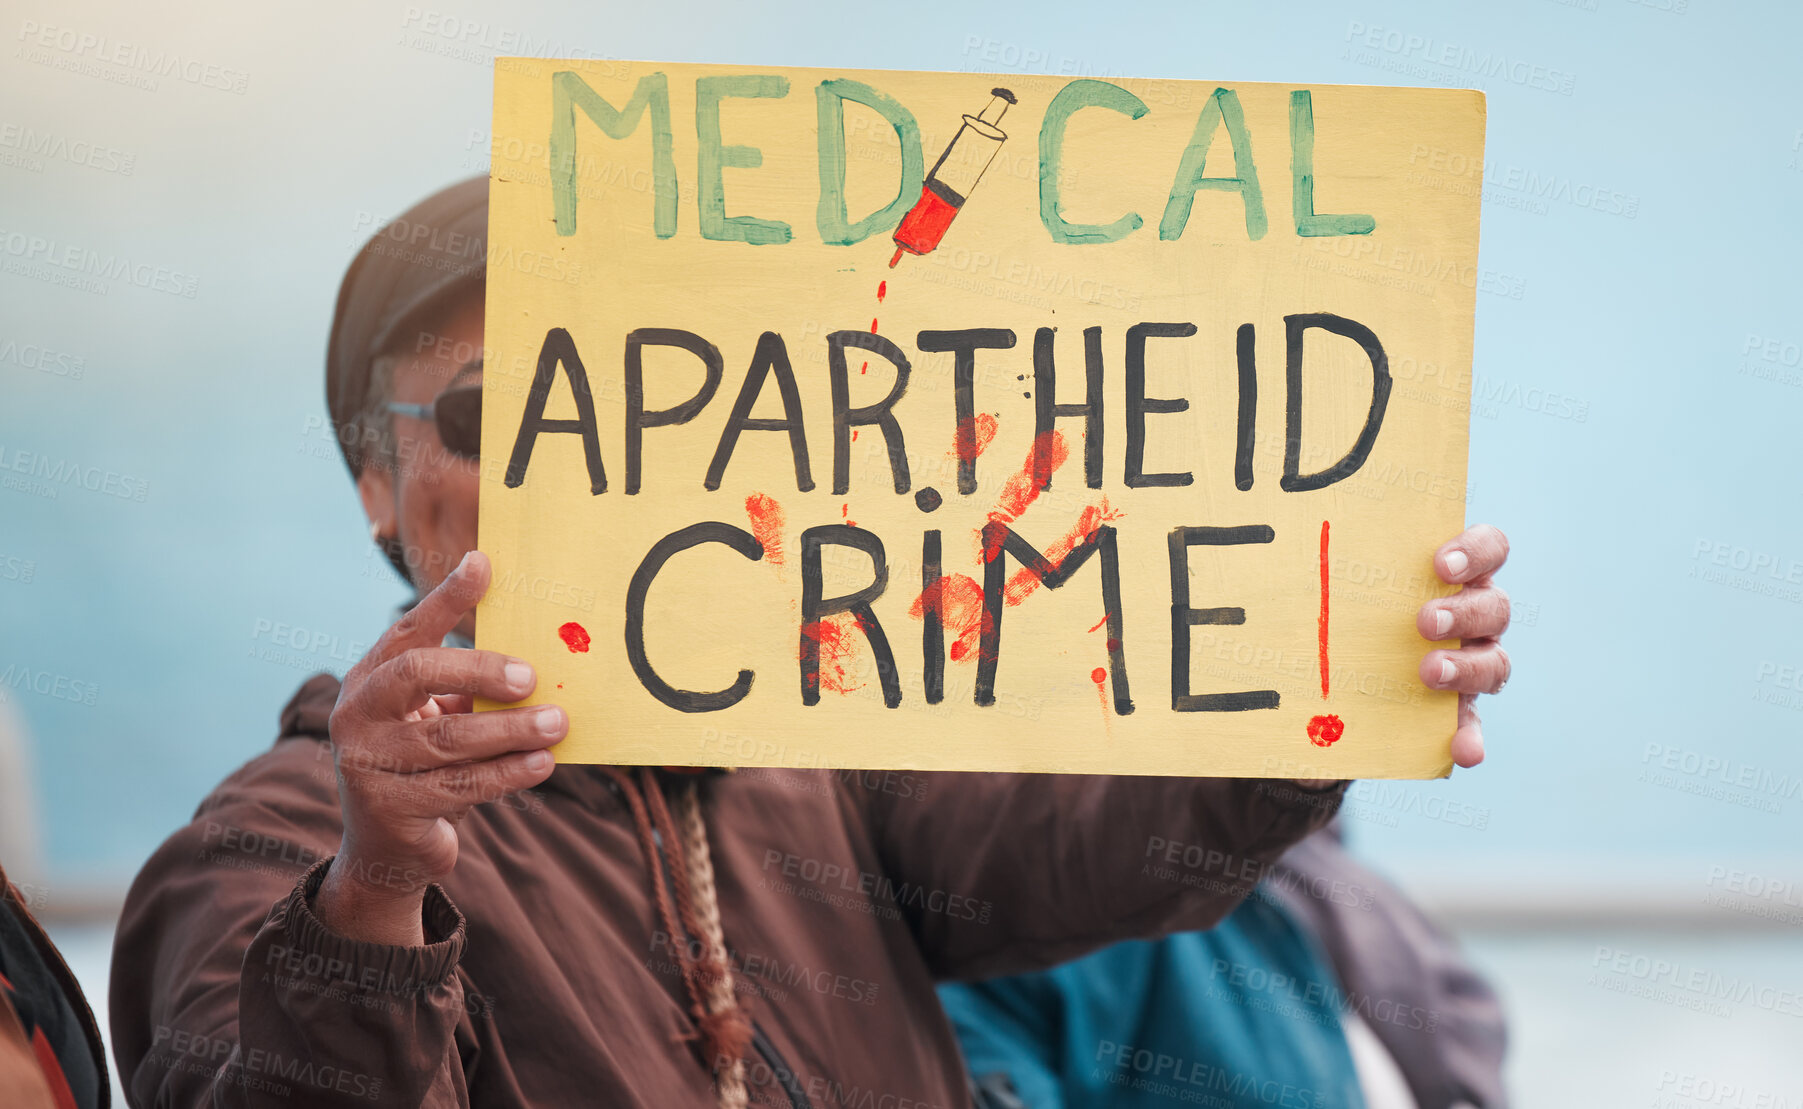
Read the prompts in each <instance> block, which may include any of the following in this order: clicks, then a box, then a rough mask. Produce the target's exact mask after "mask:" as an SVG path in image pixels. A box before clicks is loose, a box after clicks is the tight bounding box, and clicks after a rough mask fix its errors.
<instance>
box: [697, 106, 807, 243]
mask: <svg viewBox="0 0 1803 1109" xmlns="http://www.w3.org/2000/svg"><path fill="white" fill-rule="evenodd" d="M787 95H789V79H788V78H787V77H779V76H776V75H775V74H746V75H736V76H715V77H697V78H696V79H695V132H696V134H697V135H699V136H700V138H701V153H700V155H699V156H698V157H697V170H698V172H699V175H700V186H699V188H700V192H699V198H698V203H699V205H700V207H701V237H702V238H704V239H729V240H735V241H737V242H742V243H751V244H752V245H754V246H764V245H767V244H769V243H786V242H788V241H789V225H788V224H786V223H783V222H782V221H781V220H773V219H758V218H756V217H755V216H732V217H731V218H728V217H727V215H726V186H725V184H724V183H723V182H722V181H721V178H720V171H721V170H722V169H724V168H726V167H727V166H738V167H742V168H744V169H756V168H757V167H759V166H761V165H763V164H764V153H763V151H761V150H759V149H758V148H757V147H755V146H723V145H721V143H720V101H721V100H724V99H725V98H726V97H729V96H743V97H773V98H774V97H782V96H787Z"/></svg>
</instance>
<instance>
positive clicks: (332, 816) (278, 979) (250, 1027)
mask: <svg viewBox="0 0 1803 1109" xmlns="http://www.w3.org/2000/svg"><path fill="white" fill-rule="evenodd" d="M339 835H340V825H339V815H338V802H337V793H336V785H335V781H334V779H333V775H332V760H331V755H330V753H329V749H328V748H327V747H326V746H325V745H324V744H323V743H320V742H318V741H316V740H312V739H305V738H301V739H293V740H286V741H283V742H281V743H279V744H277V746H276V749H275V750H274V751H272V752H270V753H269V754H267V755H265V756H263V757H262V758H260V759H258V760H256V761H255V762H253V763H251V764H250V765H249V766H247V767H246V768H245V769H243V770H241V771H239V773H238V774H236V775H234V776H233V777H232V778H231V779H230V780H228V781H227V782H226V783H225V784H224V785H223V786H222V787H221V788H220V789H219V790H218V791H217V792H216V793H215V794H214V795H213V796H212V797H211V798H209V799H208V801H207V802H206V803H205V804H204V805H203V806H202V807H201V810H200V812H199V813H197V814H196V816H195V818H194V820H193V822H192V823H190V824H189V825H188V826H187V827H185V828H183V829H181V830H180V831H179V832H177V833H176V834H175V835H174V836H172V837H171V838H170V839H169V841H168V842H166V843H165V844H163V846H162V847H161V848H160V849H159V850H158V851H157V853H156V854H155V855H154V856H152V858H151V860H150V862H149V863H148V864H147V865H146V866H145V868H144V870H143V872H142V873H140V874H139V876H138V879H137V881H136V882H134V883H133V885H132V889H131V892H130V893H129V894H128V895H127V898H126V904H125V909H124V912H123V915H122V917H121V920H120V926H119V932H118V935H117V938H116V939H115V941H114V948H113V973H112V988H111V995H110V1005H109V1008H110V1018H111V1024H112V1030H113V1044H114V1053H115V1055H116V1057H117V1061H118V1064H119V1077H120V1081H121V1083H122V1084H123V1085H124V1087H125V1089H126V1092H127V1098H128V1100H129V1101H130V1103H131V1104H132V1105H134V1106H149V1105H157V1106H181V1107H190V1106H192V1107H199V1106H214V1107H220V1109H224V1107H234V1109H240V1107H241V1109H249V1107H253V1106H284V1107H292V1106H294V1105H309V1106H315V1105H317V1106H336V1105H344V1106H352V1105H357V1106H363V1107H366V1109H367V1106H369V1105H371V1104H380V1105H395V1106H430V1107H433V1109H449V1107H464V1106H467V1105H468V1097H467V1094H466V1092H465V1088H464V1074H463V1069H462V1066H461V1063H460V1055H459V1051H458V1047H457V1032H458V1028H459V1024H460V1021H461V1020H463V1019H464V1014H465V1010H464V1004H463V999H464V992H463V991H464V984H463V982H462V980H461V978H460V975H459V972H458V970H457V967H458V961H459V958H460V956H461V954H462V951H463V945H464V941H465V937H464V925H463V918H462V917H461V916H460V915H459V914H458V912H457V910H456V909H455V908H454V907H453V906H452V905H451V903H450V901H449V900H448V899H447V898H446V897H445V895H444V892H443V891H442V890H441V889H439V888H438V887H437V886H433V887H431V888H430V889H429V891H428V893H427V895H426V901H425V919H424V921H423V924H424V926H425V933H426V938H427V940H428V942H427V944H426V945H424V946H422V947H389V946H384V945H380V944H370V943H361V942H357V941H354V940H349V939H346V938H344V937H342V936H339V935H336V934H334V933H333V932H331V931H330V930H328V929H327V928H326V927H325V926H324V925H323V924H322V923H320V921H319V919H318V918H317V917H315V916H314V915H313V911H312V904H311V902H312V896H313V894H314V892H315V891H316V890H317V889H318V886H319V881H320V879H321V878H323V877H324V875H325V871H326V868H327V867H328V866H329V865H330V863H331V860H330V858H329V857H328V856H327V852H329V851H331V850H333V849H335V848H336V847H337V845H338V840H339ZM272 905H273V907H272Z"/></svg>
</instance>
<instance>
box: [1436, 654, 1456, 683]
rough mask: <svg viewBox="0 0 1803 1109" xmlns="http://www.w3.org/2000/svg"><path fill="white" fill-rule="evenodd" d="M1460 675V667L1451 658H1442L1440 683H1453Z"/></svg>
mask: <svg viewBox="0 0 1803 1109" xmlns="http://www.w3.org/2000/svg"><path fill="white" fill-rule="evenodd" d="M1458 676H1459V668H1458V667H1456V666H1454V665H1453V664H1452V660H1451V659H1444V658H1443V659H1441V660H1440V684H1441V685H1451V684H1452V680H1453V679H1454V678H1456V677H1458Z"/></svg>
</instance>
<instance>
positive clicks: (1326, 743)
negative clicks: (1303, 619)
mask: <svg viewBox="0 0 1803 1109" xmlns="http://www.w3.org/2000/svg"><path fill="white" fill-rule="evenodd" d="M1327 580H1328V576H1327V521H1326V520H1322V521H1321V628H1320V657H1321V699H1322V700H1323V701H1325V700H1327V674H1328V668H1327V608H1328V606H1327V594H1328V584H1327ZM1345 733H1346V722H1345V721H1344V720H1341V719H1340V718H1339V717H1338V716H1336V715H1334V714H1333V713H1323V714H1322V715H1320V716H1314V717H1310V718H1309V722H1308V741H1309V742H1310V743H1313V744H1314V745H1315V746H1316V747H1332V746H1333V745H1334V743H1335V742H1337V741H1338V740H1339V738H1340V736H1342V735H1344V734H1345Z"/></svg>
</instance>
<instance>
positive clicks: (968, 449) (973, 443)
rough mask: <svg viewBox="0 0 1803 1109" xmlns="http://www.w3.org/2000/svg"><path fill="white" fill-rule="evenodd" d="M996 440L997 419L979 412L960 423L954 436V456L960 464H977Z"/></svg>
mask: <svg viewBox="0 0 1803 1109" xmlns="http://www.w3.org/2000/svg"><path fill="white" fill-rule="evenodd" d="M994 440H995V417H994V416H991V415H990V414H989V413H987V412H979V413H977V414H976V415H975V416H972V417H970V418H969V419H965V420H959V421H958V431H957V433H956V434H955V435H953V436H952V454H953V455H954V456H956V458H957V459H958V461H960V462H975V461H976V459H977V456H978V455H980V454H982V453H983V448H984V447H987V446H988V445H989V444H990V443H991V442H993V441H994Z"/></svg>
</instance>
